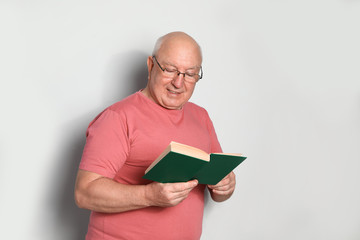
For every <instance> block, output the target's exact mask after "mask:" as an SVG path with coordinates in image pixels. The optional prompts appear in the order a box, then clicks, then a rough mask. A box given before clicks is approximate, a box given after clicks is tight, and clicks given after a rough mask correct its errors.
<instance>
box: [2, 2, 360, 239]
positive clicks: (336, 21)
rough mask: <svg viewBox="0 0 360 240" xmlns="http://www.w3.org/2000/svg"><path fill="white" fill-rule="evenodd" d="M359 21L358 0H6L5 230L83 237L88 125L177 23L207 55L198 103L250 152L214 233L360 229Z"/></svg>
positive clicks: (307, 235)
mask: <svg viewBox="0 0 360 240" xmlns="http://www.w3.org/2000/svg"><path fill="white" fill-rule="evenodd" d="M359 26H360V1H358V0H336V1H335V0H324V1H320V0H311V1H309V0H305V1H285V0H277V1H265V0H255V1H250V0H249V1H245V0H241V1H239V0H238V1H224V0H222V1H187V0H183V1H174V2H173V1H157V0H153V1H114V0H113V1H100V0H90V1H89V0H88V1H70V0H63V1H51V0H47V1H45V0H33V1H25V0H24V1H19V0H11V1H10V0H9V1H7V0H0V35H1V37H0V80H1V85H0V86H1V87H0V107H1V108H0V109H1V118H0V121H1V124H0V194H1V197H0V221H1V222H0V225H1V226H2V227H1V236H2V238H3V239H27V240H29V239H30V240H33V239H34V240H48V239H52V240H53V239H55V240H57V239H58V240H64V239H66V240H77V239H83V238H84V234H85V232H86V227H87V221H88V211H85V210H80V209H78V208H77V207H76V206H75V204H74V201H73V185H74V180H75V175H76V171H77V167H78V164H79V161H80V158H81V154H82V148H83V146H84V143H85V131H86V128H87V125H88V123H89V122H90V121H91V120H92V119H93V118H94V117H95V116H96V115H97V114H98V113H99V112H100V111H101V110H103V109H104V108H105V107H107V106H109V105H110V104H112V103H114V102H116V101H118V100H121V99H122V98H124V97H126V96H128V95H130V94H131V93H133V92H135V91H137V90H139V89H140V88H143V87H144V86H145V81H146V77H147V73H146V57H147V56H148V55H149V54H151V51H152V48H153V45H154V43H155V41H156V39H157V38H158V37H159V36H161V35H163V34H165V33H168V32H171V31H175V30H181V31H185V32H187V33H189V34H190V35H192V36H193V37H194V38H195V39H196V40H197V41H198V42H199V43H200V45H201V46H202V49H203V54H204V62H203V69H204V78H203V79H202V80H201V81H200V82H199V83H198V85H197V88H196V90H195V93H194V95H193V98H192V99H191V101H193V102H195V103H197V104H199V105H201V106H203V107H205V108H206V109H207V110H208V112H209V114H210V116H211V117H212V119H213V122H214V125H215V127H216V130H217V133H218V137H219V140H220V142H221V144H222V147H223V150H224V151H226V152H242V153H244V154H246V155H247V156H248V159H247V160H246V161H245V162H244V163H243V164H242V165H240V167H239V168H238V169H237V170H236V174H237V189H236V192H235V193H234V195H233V197H232V198H231V199H230V200H229V201H227V202H224V203H221V204H217V203H213V202H211V200H209V199H208V198H207V204H206V209H205V211H206V213H205V216H204V225H203V236H202V239H206V240H208V239H214V240H216V239H245V240H255V239H256V240H263V239H266V240H267V239H274V240H275V239H276V240H289V239H291V240H297V239H307V240H309V239H311V240H318V239H326V240H339V239H341V240H355V239H360V204H359V203H360V174H359V173H360V68H359V66H360V46H359V43H360V30H359V29H360V28H359ZM139 227H140V226H139Z"/></svg>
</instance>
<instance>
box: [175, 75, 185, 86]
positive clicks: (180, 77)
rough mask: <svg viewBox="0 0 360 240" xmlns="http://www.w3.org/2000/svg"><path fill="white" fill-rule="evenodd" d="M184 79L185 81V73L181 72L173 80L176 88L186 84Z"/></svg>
mask: <svg viewBox="0 0 360 240" xmlns="http://www.w3.org/2000/svg"><path fill="white" fill-rule="evenodd" d="M184 81H185V73H179V74H178V75H177V76H176V77H175V78H174V79H173V80H172V84H173V85H174V86H175V87H176V88H181V87H182V86H183V85H184Z"/></svg>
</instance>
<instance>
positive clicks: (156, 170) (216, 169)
mask: <svg viewBox="0 0 360 240" xmlns="http://www.w3.org/2000/svg"><path fill="white" fill-rule="evenodd" d="M245 159H246V157H245V156H243V155H242V154H230V153H211V154H208V153H206V152H204V151H203V150H201V149H198V148H195V147H192V146H188V145H185V144H181V143H177V142H171V143H170V144H169V145H168V146H167V147H166V149H165V150H164V151H163V152H162V153H161V154H160V156H159V157H158V158H157V159H156V160H155V161H154V162H153V163H152V164H151V165H150V166H149V167H148V168H147V169H146V171H145V175H144V176H143V178H145V179H148V180H152V181H156V182H161V183H171V182H187V181H190V180H192V179H197V180H198V181H199V183H200V184H209V185H216V184H217V183H218V182H220V181H221V180H222V179H223V178H224V177H225V176H226V175H228V174H229V173H230V172H231V171H232V170H234V169H235V168H236V167H237V166H238V165H239V164H240V163H242V162H243V161H244V160H245Z"/></svg>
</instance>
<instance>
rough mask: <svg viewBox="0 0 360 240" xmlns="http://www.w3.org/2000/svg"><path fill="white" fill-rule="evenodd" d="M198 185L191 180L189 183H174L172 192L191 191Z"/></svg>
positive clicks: (195, 181)
mask: <svg viewBox="0 0 360 240" xmlns="http://www.w3.org/2000/svg"><path fill="white" fill-rule="evenodd" d="M197 185H198V181H197V180H191V181H189V182H182V183H175V184H174V185H173V188H172V192H187V191H191V190H192V189H193V188H194V187H196V186H197Z"/></svg>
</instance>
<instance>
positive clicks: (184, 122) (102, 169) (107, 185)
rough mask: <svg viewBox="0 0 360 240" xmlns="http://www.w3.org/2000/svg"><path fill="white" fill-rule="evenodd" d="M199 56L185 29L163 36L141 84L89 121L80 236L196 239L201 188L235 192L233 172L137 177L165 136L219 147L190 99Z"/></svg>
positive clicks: (79, 193) (221, 195)
mask: <svg viewBox="0 0 360 240" xmlns="http://www.w3.org/2000/svg"><path fill="white" fill-rule="evenodd" d="M201 62H202V55H201V50H200V47H199V45H198V44H197V43H196V41H195V40H194V39H193V38H191V37H190V36H189V35H187V34H185V33H183V32H173V33H169V34H167V35H165V36H163V37H161V38H160V39H159V40H158V41H157V43H156V45H155V48H154V51H153V56H150V57H148V59H147V66H148V73H149V74H148V84H147V86H146V88H145V89H143V90H140V91H138V92H136V93H134V94H133V95H131V96H129V97H127V98H125V99H123V100H122V101H120V102H117V103H115V104H114V105H112V106H110V107H108V108H107V109H105V110H104V111H103V112H102V113H101V114H99V115H98V116H97V117H96V118H95V119H94V120H93V121H92V122H91V123H90V125H89V128H88V130H87V134H86V135H87V139H86V145H85V148H84V152H83V156H82V159H81V163H80V169H79V172H78V177H77V181H76V187H75V200H76V203H77V205H78V206H79V207H81V208H86V209H90V210H92V213H91V217H90V222H89V228H88V233H87V236H86V239H88V240H90V239H91V240H94V239H111V240H115V239H147V240H149V239H156V240H161V239H166V240H169V239H199V238H200V236H201V230H202V218H203V209H204V191H205V189H206V188H207V189H209V191H210V193H211V197H212V199H213V200H214V201H218V202H221V201H224V200H226V199H228V198H229V197H230V196H231V194H232V193H233V191H234V188H235V175H234V173H230V174H229V175H228V176H226V177H225V178H224V179H223V180H222V181H220V182H219V183H218V184H217V185H215V186H204V185H202V184H198V182H197V181H196V180H192V181H189V182H179V183H166V184H163V183H157V182H150V181H148V180H145V179H142V176H143V175H144V172H145V169H146V168H147V167H148V166H149V165H150V164H151V163H152V161H154V160H155V159H156V158H157V157H158V155H160V153H161V152H162V151H163V150H164V149H165V148H166V146H167V145H168V144H169V143H170V141H176V142H180V143H184V144H187V145H191V146H194V147H197V148H200V149H202V150H204V151H206V152H209V153H210V152H221V147H220V144H219V142H218V140H217V137H216V133H215V130H214V127H213V124H212V122H211V120H210V118H209V116H208V114H207V112H206V110H205V109H203V108H201V107H199V106H197V105H195V104H193V103H190V102H188V100H189V99H190V97H191V95H192V93H193V91H194V88H195V85H196V83H197V81H198V80H199V79H200V78H201V77H202V68H201Z"/></svg>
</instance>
